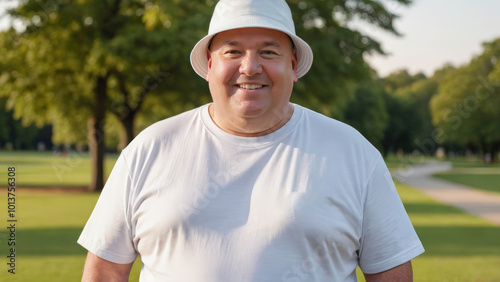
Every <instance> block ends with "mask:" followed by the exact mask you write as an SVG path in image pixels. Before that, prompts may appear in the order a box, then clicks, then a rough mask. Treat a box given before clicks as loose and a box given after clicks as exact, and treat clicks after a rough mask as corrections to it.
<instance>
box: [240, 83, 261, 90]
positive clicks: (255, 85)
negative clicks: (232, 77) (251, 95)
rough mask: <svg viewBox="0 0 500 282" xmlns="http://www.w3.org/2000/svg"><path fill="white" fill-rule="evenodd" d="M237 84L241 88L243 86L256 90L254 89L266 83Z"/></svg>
mask: <svg viewBox="0 0 500 282" xmlns="http://www.w3.org/2000/svg"><path fill="white" fill-rule="evenodd" d="M237 86H238V87H240V88H243V89H249V90H254V89H259V88H262V87H264V86H265V85H262V84H237Z"/></svg>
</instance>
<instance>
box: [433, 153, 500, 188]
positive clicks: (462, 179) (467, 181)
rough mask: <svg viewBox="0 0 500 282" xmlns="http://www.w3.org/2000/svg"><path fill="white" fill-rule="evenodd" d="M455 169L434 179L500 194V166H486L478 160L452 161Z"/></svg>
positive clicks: (461, 159)
mask: <svg viewBox="0 0 500 282" xmlns="http://www.w3.org/2000/svg"><path fill="white" fill-rule="evenodd" d="M451 162H452V164H453V169H451V170H450V171H446V172H442V173H437V174H434V175H433V176H434V177H437V178H440V179H444V180H447V181H451V182H455V183H458V184H462V185H466V186H469V187H472V188H477V189H481V190H486V191H490V192H496V193H500V164H485V163H484V162H482V161H481V160H478V159H465V158H460V159H452V160H451Z"/></svg>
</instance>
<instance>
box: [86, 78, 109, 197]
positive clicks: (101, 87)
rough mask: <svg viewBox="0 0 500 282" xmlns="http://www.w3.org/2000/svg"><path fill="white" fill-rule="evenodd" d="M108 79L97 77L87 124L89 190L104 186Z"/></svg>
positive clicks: (99, 188)
mask: <svg viewBox="0 0 500 282" xmlns="http://www.w3.org/2000/svg"><path fill="white" fill-rule="evenodd" d="M107 80H108V78H107V76H99V77H98V78H97V81H96V85H95V88H94V113H93V116H92V117H91V118H90V120H89V122H88V125H87V127H88V131H89V132H88V134H89V135H88V138H89V147H90V156H91V179H90V186H89V191H101V190H102V188H103V187H104V150H105V144H104V116H105V112H106V105H105V103H106V88H107Z"/></svg>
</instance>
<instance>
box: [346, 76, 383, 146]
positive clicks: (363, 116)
mask: <svg viewBox="0 0 500 282" xmlns="http://www.w3.org/2000/svg"><path fill="white" fill-rule="evenodd" d="M383 95H384V93H383V90H382V89H381V87H380V86H378V85H376V83H375V82H373V81H368V82H365V83H364V84H362V85H360V86H359V87H358V88H357V89H356V91H355V92H354V96H353V97H352V100H351V101H349V102H348V103H347V105H346V109H345V110H343V118H342V120H343V121H344V122H346V123H348V124H350V125H351V126H353V127H354V128H356V129H357V130H359V132H360V133H361V134H363V136H365V138H366V139H368V141H370V142H371V143H372V144H373V145H374V146H376V147H378V148H380V149H381V150H382V144H381V141H382V138H383V137H384V131H385V129H386V127H387V122H388V118H389V117H388V114H387V109H386V105H385V101H384V97H383Z"/></svg>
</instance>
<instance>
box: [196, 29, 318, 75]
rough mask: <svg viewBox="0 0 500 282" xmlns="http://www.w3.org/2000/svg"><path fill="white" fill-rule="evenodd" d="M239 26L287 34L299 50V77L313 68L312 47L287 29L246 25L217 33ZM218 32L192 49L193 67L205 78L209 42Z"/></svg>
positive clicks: (204, 38) (205, 38)
mask: <svg viewBox="0 0 500 282" xmlns="http://www.w3.org/2000/svg"><path fill="white" fill-rule="evenodd" d="M238 28H269V29H274V30H278V31H281V32H283V33H285V34H287V35H288V36H290V38H291V39H292V40H293V43H294V44H295V49H296V50H297V78H300V77H302V76H304V75H305V74H306V73H307V72H308V71H309V69H310V68H311V65H312V62H313V52H312V50H311V47H309V45H308V44H307V43H306V42H305V41H304V40H302V39H301V38H300V37H298V36H296V35H295V34H291V33H289V32H287V31H285V30H281V29H276V28H275V27H273V28H270V27H268V26H260V25H255V26H248V25H246V26H242V27H233V28H227V29H224V30H220V31H219V32H217V33H220V32H223V31H227V30H232V29H238ZM217 33H214V34H209V35H207V36H205V37H203V38H202V39H201V40H200V41H198V43H196V45H195V46H194V48H193V50H192V51H191V56H190V57H191V66H192V67H193V69H194V71H195V72H196V73H197V74H198V75H199V76H201V77H202V78H204V79H206V77H207V74H208V58H207V48H208V44H209V43H210V40H211V39H212V38H213V37H214V36H215V35H216V34H217Z"/></svg>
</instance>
